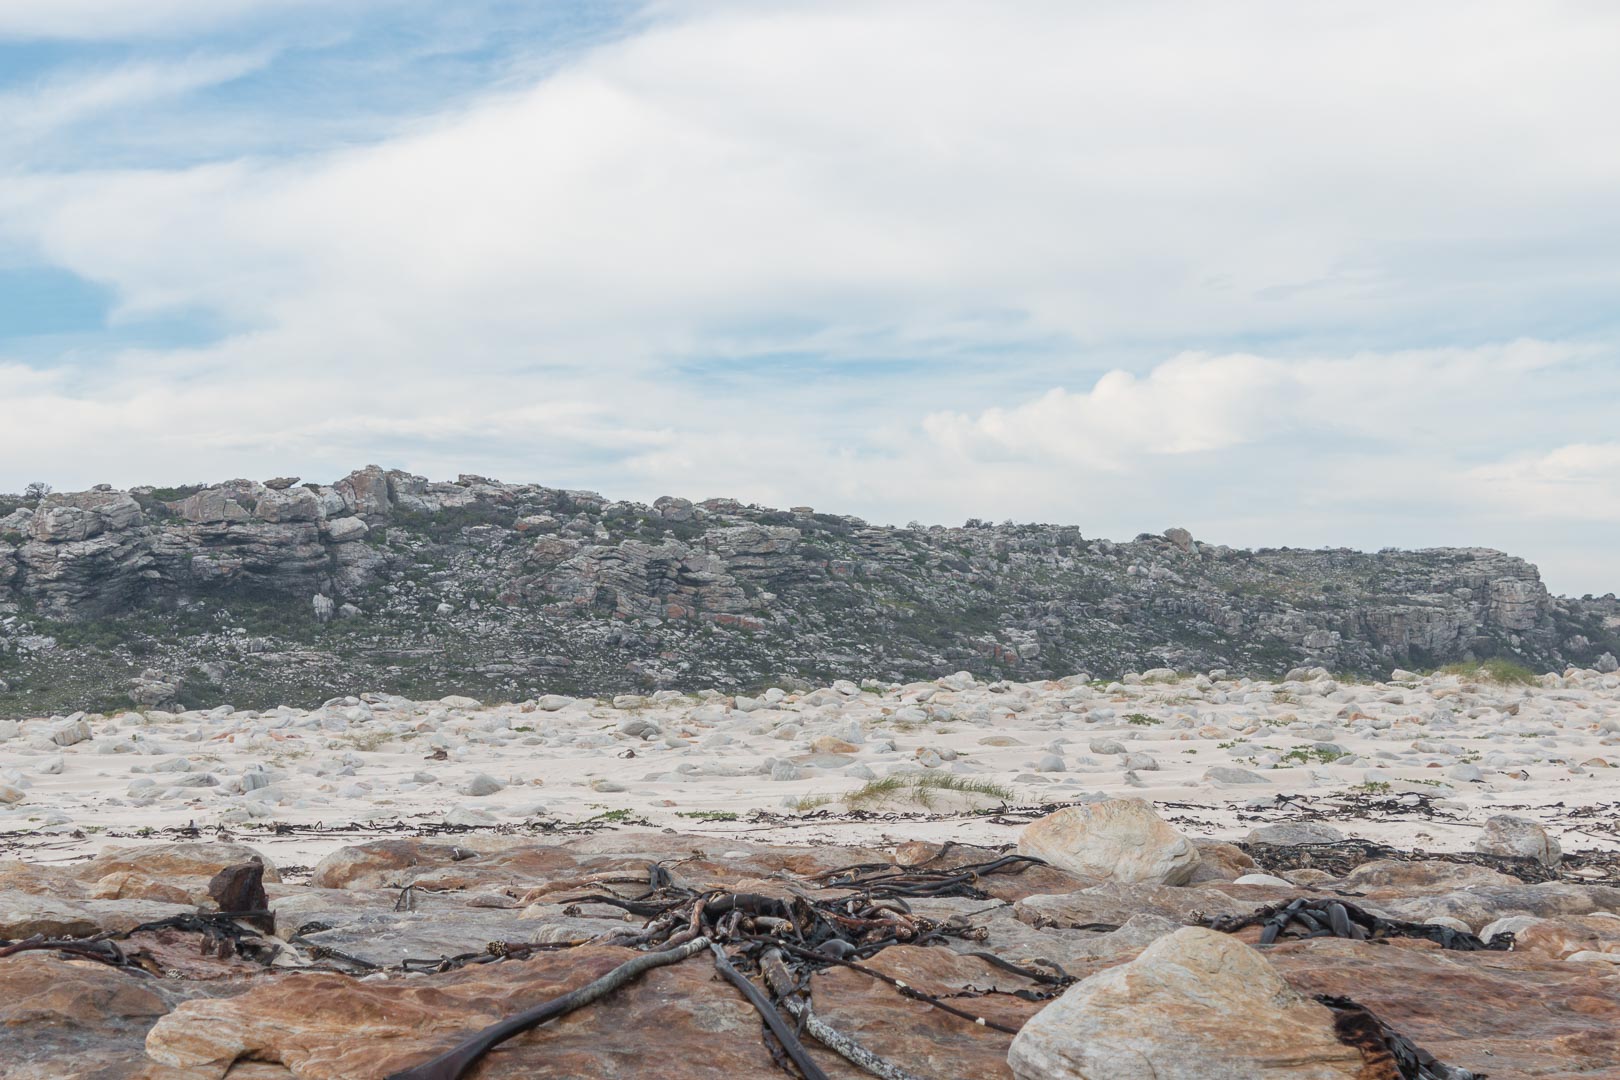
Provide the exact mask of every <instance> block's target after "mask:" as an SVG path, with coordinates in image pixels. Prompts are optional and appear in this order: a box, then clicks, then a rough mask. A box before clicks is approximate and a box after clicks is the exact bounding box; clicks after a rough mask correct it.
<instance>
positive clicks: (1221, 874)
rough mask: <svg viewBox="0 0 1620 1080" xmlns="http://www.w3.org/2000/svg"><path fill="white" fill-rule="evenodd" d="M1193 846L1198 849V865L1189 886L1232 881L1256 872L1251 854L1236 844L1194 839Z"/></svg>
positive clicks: (1189, 879)
mask: <svg viewBox="0 0 1620 1080" xmlns="http://www.w3.org/2000/svg"><path fill="white" fill-rule="evenodd" d="M1193 846H1194V847H1196V848H1197V849H1198V865H1197V866H1195V867H1194V868H1193V872H1192V877H1190V878H1188V879H1187V884H1188V885H1198V884H1200V883H1202V882H1206V881H1231V880H1232V879H1233V878H1240V877H1242V876H1243V875H1244V874H1252V873H1254V872H1255V870H1256V865H1255V861H1254V860H1253V859H1251V858H1250V857H1249V853H1248V852H1246V851H1244V850H1243V849H1242V848H1240V847H1238V846H1237V845H1236V844H1227V843H1222V842H1221V841H1219V840H1204V839H1194V840H1193Z"/></svg>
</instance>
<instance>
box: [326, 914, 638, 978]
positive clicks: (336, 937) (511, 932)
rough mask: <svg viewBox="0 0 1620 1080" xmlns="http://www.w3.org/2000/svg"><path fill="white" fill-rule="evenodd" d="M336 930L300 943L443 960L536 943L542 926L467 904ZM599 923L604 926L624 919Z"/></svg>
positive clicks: (371, 957)
mask: <svg viewBox="0 0 1620 1080" xmlns="http://www.w3.org/2000/svg"><path fill="white" fill-rule="evenodd" d="M333 917H334V918H341V923H340V924H339V925H335V926H333V927H332V929H330V930H321V931H317V932H315V933H309V934H302V935H300V937H299V939H298V940H299V942H300V943H301V944H305V945H308V946H313V947H315V948H317V949H332V950H335V951H337V952H340V953H342V954H343V955H344V956H352V957H354V958H355V959H357V960H363V961H365V962H366V963H368V964H373V965H375V966H377V967H387V966H389V965H393V964H398V963H400V962H402V961H404V960H439V959H443V958H445V957H450V956H461V955H464V954H466V953H481V952H484V951H485V947H486V946H488V945H489V944H490V943H492V942H532V941H534V940H536V938H535V934H536V932H537V930H538V929H539V928H540V926H541V925H542V924H540V923H538V922H536V921H535V920H534V919H525V918H523V917H522V916H521V915H520V914H518V913H517V912H515V911H500V910H489V909H482V908H462V909H460V910H458V911H456V912H454V913H443V914H430V913H427V912H420V911H416V912H391V911H390V912H367V913H363V914H355V913H352V912H351V913H347V914H346V915H344V916H337V915H336V914H335V913H334V915H333ZM590 921H591V922H599V923H601V924H602V926H603V929H612V928H614V927H615V926H624V925H625V924H624V923H611V922H608V921H607V920H594V919H593V920H590Z"/></svg>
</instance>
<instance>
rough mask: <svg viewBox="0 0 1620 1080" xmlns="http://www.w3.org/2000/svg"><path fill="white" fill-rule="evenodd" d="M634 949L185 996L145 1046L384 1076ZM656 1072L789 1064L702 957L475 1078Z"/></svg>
mask: <svg viewBox="0 0 1620 1080" xmlns="http://www.w3.org/2000/svg"><path fill="white" fill-rule="evenodd" d="M633 955H635V954H634V953H632V952H630V951H629V950H626V949H616V948H599V947H585V948H580V949H574V950H569V951H567V952H561V953H554V954H546V955H542V956H538V957H536V958H534V959H532V960H528V961H523V962H514V963H504V964H493V965H488V966H484V967H478V968H468V969H463V970H462V971H457V972H453V973H450V974H446V975H432V976H419V977H415V978H407V979H400V980H390V981H387V982H357V981H355V980H353V979H350V978H348V977H346V976H342V975H332V974H307V975H292V976H288V977H285V978H282V979H279V980H276V981H275V982H274V983H272V984H268V985H265V986H262V987H258V988H256V989H254V990H251V991H249V992H248V993H246V994H243V995H240V996H238V997H235V998H231V999H228V1000H216V1001H196V1002H190V1003H187V1004H185V1005H182V1006H181V1007H180V1008H178V1009H176V1010H175V1011H174V1012H173V1013H170V1014H169V1015H168V1016H165V1017H164V1018H163V1019H162V1020H160V1021H159V1022H158V1023H157V1025H156V1026H155V1027H154V1028H153V1029H152V1032H151V1034H150V1035H149V1036H148V1037H147V1043H146V1045H147V1052H148V1054H149V1055H150V1057H151V1058H152V1059H153V1060H154V1061H155V1062H157V1063H160V1064H163V1065H168V1066H171V1067H177V1068H184V1069H187V1070H189V1073H190V1074H192V1075H195V1076H197V1077H199V1078H201V1080H222V1078H223V1077H225V1076H226V1074H227V1073H230V1075H231V1076H232V1077H233V1078H234V1077H235V1076H236V1072H235V1071H234V1070H233V1068H232V1066H233V1063H235V1062H236V1061H238V1060H241V1059H244V1058H249V1057H252V1058H257V1059H260V1060H265V1061H275V1062H280V1063H281V1064H282V1065H284V1066H286V1067H287V1068H288V1069H290V1070H291V1071H292V1073H293V1074H294V1075H296V1076H297V1077H299V1078H300V1080H377V1078H380V1077H383V1076H386V1075H388V1074H389V1073H390V1072H394V1071H396V1070H399V1069H402V1068H406V1067H408V1066H410V1065H415V1064H418V1063H420V1062H422V1061H424V1060H426V1059H428V1058H430V1057H433V1056H436V1055H437V1054H439V1053H442V1052H443V1051H444V1050H446V1049H448V1048H449V1047H450V1046H452V1045H454V1044H455V1043H456V1042H458V1041H459V1040H460V1039H461V1038H463V1037H465V1036H467V1035H470V1034H472V1033H474V1032H476V1031H478V1030H479V1029H481V1028H483V1027H485V1026H487V1025H489V1024H491V1023H494V1022H495V1021H497V1020H500V1019H503V1018H505V1017H506V1016H508V1015H511V1014H512V1013H516V1012H518V1011H520V1010H522V1009H524V1008H527V1007H529V1006H531V1005H535V1004H538V1003H539V1002H542V1001H545V1000H548V999H550V998H553V997H556V996H558V995H561V994H564V993H567V992H568V991H570V990H574V989H577V988H578V987H580V986H582V985H584V984H585V983H587V982H589V981H591V980H593V979H596V978H598V977H600V976H602V975H604V974H606V973H607V972H608V971H610V970H611V969H612V968H614V967H616V966H618V965H619V964H621V963H623V962H624V961H625V960H627V959H629V958H630V957H632V956H633ZM649 1070H655V1071H656V1075H658V1076H659V1077H662V1078H668V1080H700V1078H701V1080H707V1078H711V1077H717V1076H724V1077H761V1078H764V1077H770V1076H779V1075H780V1074H779V1073H778V1072H777V1071H776V1068H775V1066H774V1065H773V1064H772V1062H771V1058H770V1054H769V1053H768V1052H767V1051H766V1049H765V1044H764V1043H763V1041H762V1040H761V1039H760V1023H759V1017H758V1015H757V1014H756V1013H755V1012H754V1010H753V1008H752V1007H751V1006H750V1005H749V1004H748V1003H747V1002H746V1001H744V1000H743V999H742V997H741V996H740V995H738V994H737V992H736V991H735V990H733V989H732V988H731V987H729V986H727V985H726V984H724V983H721V982H718V981H717V980H716V979H715V978H714V968H713V965H712V964H710V963H709V962H707V960H706V958H703V957H696V958H693V959H692V960H689V961H686V962H684V963H681V964H676V965H673V966H671V967H666V968H659V969H657V970H654V971H651V972H649V973H647V974H646V975H644V976H643V977H642V978H641V979H639V980H637V981H636V982H634V983H632V984H630V985H628V986H626V987H624V988H623V989H622V990H620V991H619V992H617V993H615V994H612V995H609V996H608V997H607V998H605V999H603V1000H601V1001H599V1002H597V1003H595V1004H594V1005H592V1006H590V1007H589V1008H585V1009H581V1010H579V1011H577V1012H574V1013H571V1014H569V1015H568V1016H566V1017H563V1018H561V1019H559V1020H557V1021H555V1022H553V1023H550V1024H547V1025H545V1026H543V1027H541V1028H539V1029H537V1030H536V1031H533V1032H530V1033H528V1034H525V1035H521V1036H519V1037H517V1038H516V1039H513V1040H512V1041H510V1042H508V1043H506V1044H505V1045H503V1046H502V1047H501V1048H500V1049H499V1050H497V1051H495V1052H494V1053H492V1054H491V1055H489V1057H488V1058H487V1059H486V1060H485V1062H484V1063H483V1064H482V1065H481V1066H480V1067H479V1068H477V1069H476V1070H474V1072H473V1073H472V1074H470V1075H472V1076H475V1077H477V1078H478V1080H495V1078H500V1077H513V1078H516V1077H533V1078H556V1080H562V1078H575V1080H577V1078H580V1077H593V1078H595V1077H600V1078H602V1080H631V1078H644V1077H646V1076H648V1075H649V1074H650V1072H649Z"/></svg>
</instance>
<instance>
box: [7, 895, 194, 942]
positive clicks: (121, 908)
mask: <svg viewBox="0 0 1620 1080" xmlns="http://www.w3.org/2000/svg"><path fill="white" fill-rule="evenodd" d="M196 910H197V909H196V908H195V907H192V906H190V905H186V904H164V903H159V902H157V901H155V900H58V899H55V898H53V897H50V896H42V895H40V894H38V893H23V892H0V938H11V939H21V938H26V937H33V936H34V935H35V934H44V935H45V936H46V937H51V938H59V937H90V936H91V935H93V934H100V933H105V932H108V931H111V932H113V933H123V932H124V931H126V930H133V929H134V928H135V927H137V926H139V925H141V924H142V923H149V922H157V921H158V920H159V919H167V918H170V917H171V916H174V915H186V914H191V913H194V912H195V911H196Z"/></svg>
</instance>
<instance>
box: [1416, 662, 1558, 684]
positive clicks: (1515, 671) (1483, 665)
mask: <svg viewBox="0 0 1620 1080" xmlns="http://www.w3.org/2000/svg"><path fill="white" fill-rule="evenodd" d="M1439 674H1441V675H1460V676H1462V677H1463V678H1465V679H1474V680H1477V681H1479V682H1494V683H1501V684H1503V685H1504V686H1537V685H1540V683H1541V676H1539V675H1537V674H1536V673H1535V672H1534V671H1531V670H1530V669H1529V668H1527V667H1525V666H1524V665H1523V664H1520V663H1518V662H1516V661H1513V660H1503V659H1501V658H1496V659H1491V660H1479V661H1476V662H1474V663H1469V664H1447V665H1446V666H1445V667H1443V668H1440V669H1439Z"/></svg>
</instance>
